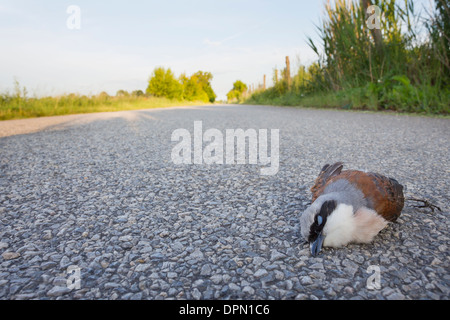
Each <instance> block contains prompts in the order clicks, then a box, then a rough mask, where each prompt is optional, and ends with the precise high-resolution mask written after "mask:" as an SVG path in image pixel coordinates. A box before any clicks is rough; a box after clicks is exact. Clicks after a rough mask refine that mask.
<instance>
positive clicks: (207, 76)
mask: <svg viewBox="0 0 450 320" xmlns="http://www.w3.org/2000/svg"><path fill="white" fill-rule="evenodd" d="M193 76H195V77H196V78H197V80H198V83H199V85H200V86H201V87H202V90H203V91H204V92H205V93H206V94H207V95H208V99H209V102H211V103H213V102H214V101H216V97H217V96H216V94H215V92H214V90H213V89H212V87H211V81H212V79H213V75H212V74H211V72H204V71H197V72H196V73H194V74H193Z"/></svg>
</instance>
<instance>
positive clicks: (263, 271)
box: [254, 269, 269, 278]
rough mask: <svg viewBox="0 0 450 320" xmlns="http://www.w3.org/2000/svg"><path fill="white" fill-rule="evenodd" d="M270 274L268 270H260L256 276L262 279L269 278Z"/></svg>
mask: <svg viewBox="0 0 450 320" xmlns="http://www.w3.org/2000/svg"><path fill="white" fill-rule="evenodd" d="M268 274H269V273H268V272H267V270H266V269H258V270H257V271H256V272H255V273H254V276H255V277H256V278H261V277H265V276H267V275H268Z"/></svg>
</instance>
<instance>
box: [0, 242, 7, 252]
mask: <svg viewBox="0 0 450 320" xmlns="http://www.w3.org/2000/svg"><path fill="white" fill-rule="evenodd" d="M8 247H9V244H8V243H6V242H0V250H2V249H6V248H8Z"/></svg>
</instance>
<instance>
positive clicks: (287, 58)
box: [286, 56, 291, 89]
mask: <svg viewBox="0 0 450 320" xmlns="http://www.w3.org/2000/svg"><path fill="white" fill-rule="evenodd" d="M286 82H287V87H288V89H289V88H290V87H291V63H290V62H289V56H286Z"/></svg>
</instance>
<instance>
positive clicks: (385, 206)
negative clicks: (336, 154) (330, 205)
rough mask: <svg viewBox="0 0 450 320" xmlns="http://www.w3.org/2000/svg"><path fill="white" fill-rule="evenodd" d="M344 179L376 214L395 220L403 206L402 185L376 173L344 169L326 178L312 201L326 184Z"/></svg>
mask: <svg viewBox="0 0 450 320" xmlns="http://www.w3.org/2000/svg"><path fill="white" fill-rule="evenodd" d="M339 179H346V180H347V181H349V182H350V183H351V184H353V185H354V186H356V187H357V188H358V189H359V190H361V192H362V193H363V194H364V197H365V198H366V199H367V200H369V203H370V204H371V206H372V209H374V210H375V211H376V212H377V213H378V214H380V215H381V216H383V218H385V219H386V220H388V221H395V220H397V218H398V217H399V216H400V213H401V211H402V209H403V206H404V202H405V199H404V196H403V186H402V185H401V184H400V183H398V181H397V180H395V179H392V178H388V177H385V176H382V175H380V174H377V173H371V172H362V171H357V170H346V171H342V172H340V174H338V175H334V176H332V177H330V178H329V179H327V180H326V182H325V184H321V187H320V188H319V189H317V190H316V191H315V193H314V194H313V201H314V200H315V199H316V198H317V197H318V196H319V195H320V194H322V193H323V191H324V189H325V188H326V186H327V185H328V184H330V183H332V182H334V181H336V180H339Z"/></svg>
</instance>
